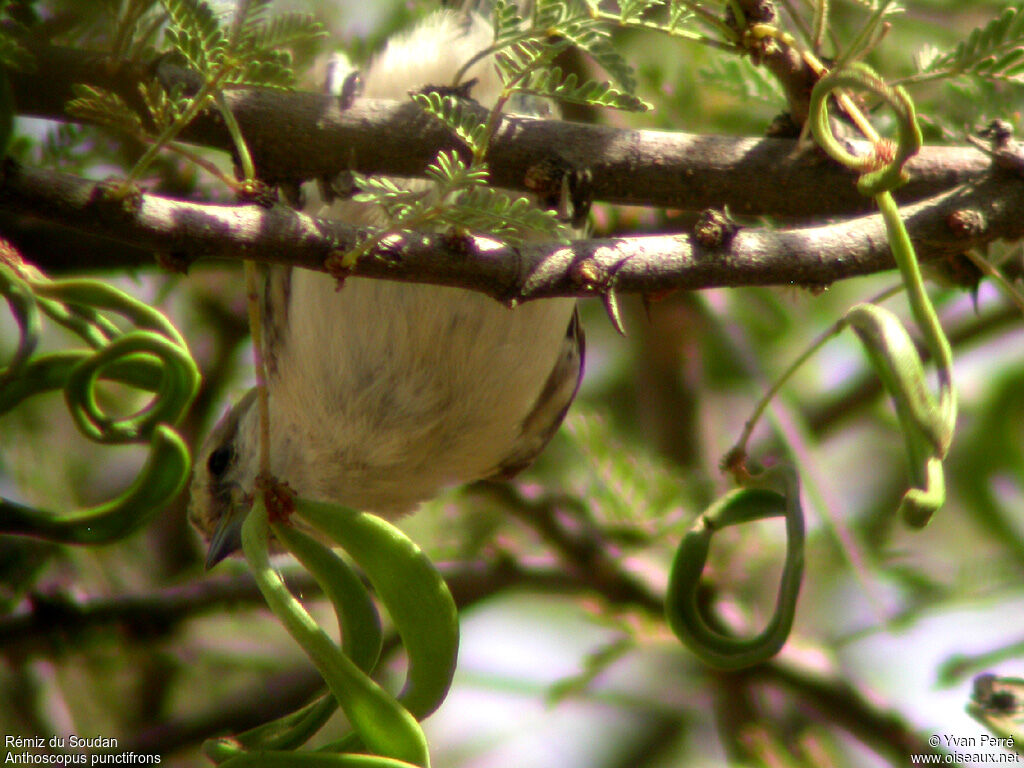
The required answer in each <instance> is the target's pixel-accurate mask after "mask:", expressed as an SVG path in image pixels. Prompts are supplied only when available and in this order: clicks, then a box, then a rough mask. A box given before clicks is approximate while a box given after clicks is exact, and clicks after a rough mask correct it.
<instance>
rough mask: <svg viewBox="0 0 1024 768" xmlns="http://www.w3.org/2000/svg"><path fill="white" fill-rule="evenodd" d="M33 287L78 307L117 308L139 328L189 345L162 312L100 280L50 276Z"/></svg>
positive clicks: (179, 344) (184, 345)
mask: <svg viewBox="0 0 1024 768" xmlns="http://www.w3.org/2000/svg"><path fill="white" fill-rule="evenodd" d="M32 288H33V291H34V292H35V293H36V295H37V296H42V297H45V298H48V299H53V300H56V301H59V302H61V303H64V304H69V305H72V306H73V307H75V308H78V307H83V308H87V310H88V311H95V310H96V309H105V310H108V311H110V312H115V313H117V314H119V315H121V316H122V317H124V318H126V319H127V320H129V321H130V322H131V323H132V325H134V326H135V327H136V328H142V329H147V330H151V331H156V332H157V333H159V334H160V335H162V336H166V337H167V338H168V339H170V340H171V341H173V342H174V343H175V344H177V345H178V346H179V347H186V346H187V345H186V344H185V340H184V339H183V338H182V336H181V334H180V333H179V332H178V329H177V328H175V327H174V325H173V324H172V323H171V322H170V321H169V320H168V319H167V318H166V317H164V316H163V314H162V313H160V312H159V311H157V310H156V309H153V307H151V306H149V305H148V304H144V303H143V302H141V301H139V300H138V299H136V298H135V297H133V296H129V295H128V294H127V293H125V292H124V291H121V290H119V289H117V288H115V287H114V286H112V285H108V284H107V283H104V282H101V281H99V280H89V279H84V278H83V279H69V280H52V281H51V280H47V281H39V282H35V283H33V284H32ZM108 322H109V321H108Z"/></svg>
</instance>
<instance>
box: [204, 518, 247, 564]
mask: <svg viewBox="0 0 1024 768" xmlns="http://www.w3.org/2000/svg"><path fill="white" fill-rule="evenodd" d="M248 511H249V508H248V506H246V505H243V504H232V505H231V506H230V507H229V509H228V512H227V514H225V515H224V517H223V518H221V521H220V522H219V523H218V524H217V530H215V531H214V532H213V536H212V537H211V538H210V548H209V549H208V550H207V551H206V570H210V569H211V568H213V566H215V565H216V564H217V563H219V562H220V561H221V560H223V559H224V558H225V557H228V556H229V555H230V554H232V553H233V552H237V551H238V550H240V549H241V548H242V523H244V522H245V516H246V513H247V512H248Z"/></svg>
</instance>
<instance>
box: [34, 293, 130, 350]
mask: <svg viewBox="0 0 1024 768" xmlns="http://www.w3.org/2000/svg"><path fill="white" fill-rule="evenodd" d="M36 303H37V304H38V305H39V309H40V310H41V311H42V313H43V314H44V315H46V316H47V317H48V318H50V319H51V320H53V322H55V323H57V324H58V325H60V326H62V327H64V328H66V329H67V330H69V331H71V332H72V333H73V334H75V335H76V336H78V337H79V338H81V339H82V341H84V342H85V343H86V344H88V345H89V346H90V347H92V348H93V349H101V348H102V347H103V346H104V345H105V344H107V342H109V341H110V340H111V339H116V338H117V337H118V336H120V335H121V329H120V328H118V327H117V326H116V325H115V324H114V323H113V322H111V321H110V320H108V319H107V318H105V317H104V316H103V315H101V314H100V313H99V312H97V311H96V310H94V309H93V308H92V307H84V306H75V307H69V306H68V305H67V304H64V303H63V302H60V301H55V300H53V299H48V298H45V297H43V296H40V295H38V294H36Z"/></svg>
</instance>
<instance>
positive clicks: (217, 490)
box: [188, 10, 584, 568]
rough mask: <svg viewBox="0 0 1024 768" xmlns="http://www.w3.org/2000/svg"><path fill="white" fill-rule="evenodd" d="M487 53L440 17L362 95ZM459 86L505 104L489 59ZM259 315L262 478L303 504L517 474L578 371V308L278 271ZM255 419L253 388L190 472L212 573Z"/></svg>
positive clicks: (370, 508) (366, 502) (379, 68)
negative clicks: (265, 474) (265, 408)
mask: <svg viewBox="0 0 1024 768" xmlns="http://www.w3.org/2000/svg"><path fill="white" fill-rule="evenodd" d="M492 42H493V40H492V30H491V26H490V24H489V23H488V22H487V21H486V19H484V18H483V17H482V16H480V15H479V14H477V13H476V12H471V13H466V12H461V11H454V10H442V11H438V12H436V13H434V14H432V15H431V16H428V17H427V18H426V19H424V20H423V21H422V22H420V23H419V25H417V26H415V27H413V28H412V29H411V30H410V31H408V32H405V33H400V34H399V35H397V36H395V37H393V38H392V39H391V40H389V42H388V43H387V44H386V46H385V47H384V49H383V50H382V51H381V52H380V53H379V54H378V55H377V56H376V57H375V58H374V59H373V60H372V61H371V63H370V65H369V67H368V68H367V69H366V71H364V72H363V73H361V75H362V83H363V85H362V88H363V90H362V95H364V96H366V97H372V98H379V99H404V98H408V95H409V93H410V91H411V90H415V89H418V88H424V87H432V86H434V87H436V86H439V85H444V84H448V83H451V82H452V81H453V80H454V77H455V75H456V73H457V72H458V70H459V69H460V67H462V66H463V65H464V64H465V63H466V62H469V61H470V60H471V59H473V57H474V56H477V54H479V53H480V52H482V51H484V50H485V49H487V48H488V46H490V45H491V43H492ZM474 79H475V82H474ZM465 81H466V82H473V85H472V89H471V92H470V95H471V97H472V98H474V99H475V100H476V101H478V102H480V103H481V104H483V105H485V106H490V105H491V104H493V103H494V102H495V100H496V98H497V97H498V94H499V93H500V88H501V83H500V80H499V77H498V73H497V71H496V68H495V66H494V62H493V58H492V57H491V56H487V57H481V58H480V59H479V60H478V61H476V62H475V63H474V65H473V66H472V67H471V68H470V70H469V71H468V73H467V74H466V77H465ZM394 181H395V182H396V183H397V184H400V185H401V186H403V187H404V188H408V189H425V188H426V185H427V183H426V182H424V181H422V180H413V179H394ZM320 215H321V216H323V217H325V218H329V219H334V220H337V221H344V222H347V223H350V224H353V225H376V226H387V221H386V219H385V217H384V215H383V214H382V213H381V212H380V211H379V209H378V208H376V207H373V206H371V205H370V204H367V203H360V202H356V201H354V200H352V199H337V200H334V201H333V202H331V203H329V204H328V205H327V206H326V207H325V208H324V209H323V210H322V211H321V212H320ZM261 315H262V326H263V328H264V346H263V350H262V352H263V357H264V360H265V363H266V368H267V378H266V387H267V393H268V401H269V416H270V418H269V423H270V431H269V454H270V470H271V474H272V475H273V476H274V477H275V478H276V479H278V480H279V481H283V482H284V483H286V484H287V485H288V487H289V488H290V489H291V490H292V491H294V492H295V494H297V495H298V496H299V497H301V498H308V499H313V500H319V501H328V502H336V503H338V504H341V505H344V506H346V507H349V508H354V509H358V510H361V511H366V512H371V513H374V514H378V515H381V516H383V517H385V518H387V519H394V518H396V517H398V516H400V515H403V514H406V513H408V512H411V511H412V510H414V509H415V508H416V506H417V505H418V504H420V503H421V502H423V501H424V500H427V499H430V498H432V497H434V496H435V495H436V494H437V493H439V492H440V491H441V490H442V489H444V488H446V487H450V486H455V485H462V484H465V483H469V482H472V481H476V480H481V479H487V478H510V477H512V476H514V475H515V474H516V473H518V472H519V471H521V470H523V469H525V468H526V467H527V466H529V465H530V464H531V463H532V461H533V460H534V459H535V458H536V456H537V455H538V454H539V453H540V452H541V450H542V449H543V448H544V446H545V445H546V444H547V443H548V441H549V440H550V439H551V437H552V436H553V435H554V433H555V432H556V430H557V429H558V427H559V425H560V424H561V422H562V420H563V418H564V417H565V414H566V411H567V410H568V408H569V406H570V404H571V403H572V401H573V399H574V398H575V396H576V393H577V390H578V388H579V384H580V381H581V378H582V375H583V362H584V333H583V328H582V325H581V323H580V317H579V312H578V308H577V305H576V300H575V299H573V298H552V299H541V300H536V301H531V302H527V303H524V304H522V305H519V306H516V307H514V308H510V307H508V306H507V305H505V304H502V303H500V302H498V301H496V300H495V299H492V298H490V297H488V296H486V295H484V294H482V293H477V292H473V291H469V290H465V289H461V288H454V287H447V286H434V285H425V284H414V283H404V282H394V281H386V280H374V279H370V278H361V277H355V276H352V277H348V278H347V279H345V280H344V282H343V284H342V286H341V288H340V289H339V288H338V283H337V280H336V279H335V278H334V277H332V276H330V275H328V274H325V273H321V272H316V271H312V270H306V269H301V268H298V267H295V268H292V267H288V266H280V265H275V266H272V267H270V268H269V269H268V272H267V274H266V278H265V284H264V294H263V300H262V303H261ZM258 410H259V409H258V407H257V395H256V390H255V389H253V390H250V391H249V392H248V393H246V394H245V395H244V396H243V397H242V398H241V399H240V400H239V401H238V403H237V404H235V405H234V406H233V407H232V408H231V409H230V410H229V411H228V412H227V413H226V415H225V416H224V417H223V418H222V419H221V420H220V421H219V423H217V424H216V426H215V427H214V428H213V429H212V430H211V432H210V434H209V436H208V437H207V438H206V440H205V441H204V442H203V444H202V447H201V449H200V451H199V453H198V456H197V459H196V462H195V467H194V470H193V477H192V481H191V501H190V505H189V513H188V515H189V519H190V521H191V523H192V524H193V526H194V527H195V528H197V529H198V530H199V532H200V533H201V534H202V535H203V537H204V538H205V539H206V540H207V541H208V542H209V549H208V555H207V561H206V562H207V567H208V568H209V567H212V566H213V565H215V564H216V563H217V562H219V561H220V560H222V559H223V558H225V557H226V556H228V555H230V554H231V553H232V552H234V551H237V550H238V549H239V547H240V544H241V525H242V522H243V520H244V518H245V515H246V513H247V511H248V508H249V506H250V505H251V501H252V499H253V493H254V484H255V482H256V477H257V475H258V474H259V471H260V467H259V455H260V450H259V439H260V438H259V435H260V428H259V416H258Z"/></svg>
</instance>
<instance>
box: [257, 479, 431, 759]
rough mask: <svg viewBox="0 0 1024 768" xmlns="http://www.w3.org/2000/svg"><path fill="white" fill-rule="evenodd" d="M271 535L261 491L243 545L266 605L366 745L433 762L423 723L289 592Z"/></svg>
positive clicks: (391, 754)
mask: <svg viewBox="0 0 1024 768" xmlns="http://www.w3.org/2000/svg"><path fill="white" fill-rule="evenodd" d="M299 504H300V505H302V504H303V502H299ZM300 509H301V507H300ZM328 509H330V510H331V511H332V513H333V512H334V510H336V509H337V507H333V506H328ZM267 540H268V521H267V510H266V508H265V507H264V505H263V498H262V494H256V503H255V504H254V506H253V508H252V510H251V511H250V512H249V515H248V517H246V520H245V523H244V524H243V526H242V548H243V550H244V552H245V558H246V560H247V561H248V562H249V565H250V567H251V568H252V572H253V576H254V577H255V578H256V583H257V586H259V589H260V592H262V593H263V597H264V599H265V600H266V601H267V605H268V606H270V609H271V610H272V611H273V612H274V615H275V616H276V617H277V618H278V620H279V621H281V623H282V624H283V625H284V627H285V629H286V630H288V633H289V634H290V635H291V636H292V637H293V638H294V639H295V641H296V642H297V643H299V645H300V646H302V649H303V650H304V651H305V652H306V654H307V655H308V656H309V658H310V660H311V661H312V662H313V664H314V665H315V666H316V668H317V670H319V672H320V674H321V675H323V677H324V680H326V681H327V685H328V687H329V688H330V689H331V692H332V693H333V694H334V696H335V698H336V699H337V700H338V703H339V704H340V705H341V708H342V709H343V710H344V712H345V715H346V716H347V717H348V719H349V722H350V723H351V724H352V726H353V728H355V730H356V732H357V733H358V734H359V737H360V738H361V739H362V741H363V743H365V744H366V745H367V747H369V748H370V749H371V750H373V751H374V752H375V753H376V754H379V755H382V756H384V757H391V758H395V759H399V760H405V761H406V762H411V763H413V764H414V765H420V766H427V765H429V763H430V758H429V755H428V752H427V743H426V738H425V737H424V735H423V731H422V729H421V728H420V727H419V724H418V723H417V722H416V720H415V719H414V718H413V716H412V715H411V714H410V713H409V711H407V710H406V709H405V708H404V707H402V706H401V705H400V704H399V703H398V702H397V701H395V699H394V697H393V696H391V695H390V694H389V693H388V692H387V691H385V690H384V689H383V688H381V687H380V686H379V685H377V683H375V682H374V681H373V680H371V679H370V678H369V677H368V676H367V675H366V673H364V672H363V671H362V670H360V669H359V667H357V666H356V665H355V664H354V663H353V662H352V660H351V659H349V658H348V656H346V655H345V654H344V653H342V651H341V649H340V648H338V646H337V645H335V644H334V643H333V642H332V641H331V639H330V638H329V637H328V636H327V634H326V633H325V632H324V631H323V629H321V628H320V627H319V626H318V625H317V623H316V622H315V621H314V620H313V617H312V616H310V615H309V613H307V611H306V609H305V608H303V607H302V605H301V604H300V603H299V601H298V600H296V599H295V597H294V596H293V595H292V594H291V593H290V592H289V591H288V588H287V587H286V586H285V584H284V582H283V581H282V580H281V576H280V574H278V573H277V571H276V570H274V568H273V567H272V566H271V565H270V560H269V558H268V556H267V551H268V550H267ZM381 565H384V566H386V565H387V563H386V562H385V563H382V564H381Z"/></svg>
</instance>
